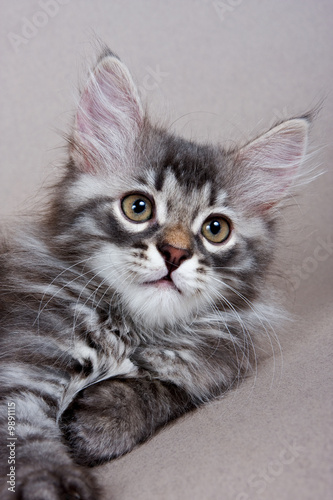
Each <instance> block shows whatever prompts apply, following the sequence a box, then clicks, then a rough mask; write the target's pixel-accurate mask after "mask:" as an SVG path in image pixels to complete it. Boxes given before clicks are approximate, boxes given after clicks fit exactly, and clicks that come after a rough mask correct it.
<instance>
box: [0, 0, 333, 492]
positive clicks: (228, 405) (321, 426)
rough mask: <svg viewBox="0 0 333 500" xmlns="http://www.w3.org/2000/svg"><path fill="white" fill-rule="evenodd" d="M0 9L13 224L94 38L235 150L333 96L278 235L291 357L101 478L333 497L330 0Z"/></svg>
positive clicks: (48, 3)
mask: <svg viewBox="0 0 333 500" xmlns="http://www.w3.org/2000/svg"><path fill="white" fill-rule="evenodd" d="M0 7H1V16H0V27H1V54H0V57H1V71H0V78H1V87H0V88H1V91H0V102H1V108H0V109H1V123H0V126H1V141H0V144H1V146H0V147H1V156H0V157H1V169H0V220H1V222H2V221H3V222H4V221H6V222H7V223H9V224H14V221H15V216H18V217H23V216H24V215H23V214H24V213H25V212H26V211H27V210H30V208H31V207H32V206H33V205H35V206H37V209H38V204H39V203H40V202H39V200H41V201H42V200H43V199H44V194H43V187H42V186H43V185H47V184H48V183H49V182H51V181H52V180H54V178H55V177H56V175H57V169H56V165H57V164H59V163H61V162H62V161H63V159H64V148H63V146H64V141H63V139H62V137H61V133H60V132H61V131H68V127H69V124H70V122H71V119H72V116H73V112H74V108H75V99H76V97H77V87H78V85H79V83H80V82H82V81H84V77H85V75H86V72H87V68H88V66H89V64H88V63H87V60H88V62H89V61H93V60H94V53H95V52H94V41H93V40H94V37H95V36H97V37H100V38H101V39H102V40H103V41H105V42H106V43H107V44H108V45H109V46H110V48H112V50H113V51H115V52H116V53H118V54H119V56H120V57H121V58H122V59H123V60H124V62H125V63H126V64H127V65H128V66H129V68H130V70H131V72H132V74H133V76H134V78H135V81H136V82H137V84H138V86H139V87H140V91H141V94H142V96H143V98H144V100H146V101H147V102H148V103H149V107H150V109H151V113H152V115H153V116H160V117H162V118H163V121H165V122H167V123H169V124H170V125H172V128H173V129H174V130H176V131H178V132H179V133H181V134H183V135H184V136H186V137H193V138H197V139H201V140H207V139H210V140H216V141H220V142H222V143H225V144H227V145H230V144H232V143H233V141H246V140H248V139H250V138H251V137H254V136H255V135H256V134H257V133H259V132H262V131H264V130H265V129H266V128H269V127H270V126H272V124H273V123H274V122H276V121H279V120H281V119H283V118H288V117H292V116H295V115H299V114H302V113H304V112H306V111H308V110H309V109H311V108H313V107H314V106H316V105H318V104H319V103H323V104H322V110H321V112H320V113H319V115H318V117H317V119H316V121H315V123H314V125H313V128H312V131H311V145H310V146H311V151H312V152H313V153H314V154H313V160H312V161H313V163H314V164H316V165H319V166H320V169H321V171H322V172H324V173H323V175H321V176H320V177H319V178H318V179H316V180H315V181H314V182H312V183H311V184H310V185H308V186H305V187H304V189H303V190H302V193H301V195H300V196H299V197H298V198H295V200H294V203H293V207H290V209H288V211H287V212H286V215H285V219H284V225H285V228H284V230H285V232H284V233H283V235H282V236H281V238H280V243H281V251H280V252H279V259H278V264H277V269H279V268H280V270H281V273H282V277H280V278H276V276H275V278H274V279H275V280H276V282H277V284H278V286H279V287H280V289H281V291H282V294H283V297H284V298H283V301H284V302H285V304H287V305H288V309H289V311H290V312H291V314H292V317H293V320H292V321H290V322H288V323H287V325H286V326H284V328H283V329H282V330H281V331H280V332H278V333H279V339H280V343H281V350H280V349H279V346H278V344H277V343H276V342H274V343H273V344H274V345H273V348H274V349H273V351H274V355H272V352H271V351H270V349H269V348H268V352H267V354H268V355H267V359H266V360H265V362H264V363H263V364H262V365H261V366H259V368H258V373H257V375H256V377H253V378H251V379H248V380H246V381H245V382H244V383H243V384H242V385H241V386H240V387H239V388H238V389H237V390H236V391H233V392H232V393H230V394H228V395H227V396H225V397H224V398H223V399H221V400H219V401H215V402H213V403H211V404H210V405H208V406H206V407H205V408H202V409H200V410H199V411H197V412H196V413H194V414H192V415H189V416H187V417H185V418H183V419H182V420H180V421H178V422H177V423H175V424H173V425H172V426H171V427H168V428H166V429H163V430H162V431H161V432H160V433H159V434H158V435H157V436H156V437H154V438H153V439H152V440H151V441H150V442H149V443H147V444H145V445H143V446H141V447H139V448H137V449H135V450H134V451H133V452H132V453H131V454H129V455H127V456H125V457H123V458H121V459H119V460H117V461H115V462H113V463H111V464H107V465H105V466H103V467H99V468H98V469H96V473H97V474H98V476H99V478H100V481H101V483H102V484H103V485H104V488H105V499H111V498H112V499H117V500H118V499H119V500H133V499H138V500H143V499H145V500H153V499H165V500H178V499H179V500H190V499H191V500H203V499H204V500H206V499H207V500H220V499H223V500H229V499H230V500H248V499H259V500H260V499H267V500H268V499H269V500H284V499H287V500H289V499H290V500H298V499H300V500H306V499H309V500H310V499H311V500H312V499H314V498H315V499H319V500H329V499H330V498H332V491H333V480H332V477H333V474H332V472H333V471H332V464H333V456H332V455H333V439H332V424H333V398H332V378H333V377H332V322H333V314H332V299H333V290H332V288H333V228H332V220H333V210H332V206H333V204H332V184H333V183H332V181H333V168H332V156H333V147H332V140H331V138H332V132H333V97H332V83H333V57H332V56H333V51H332V39H333V35H332V33H333V2H332V0H331V1H330V0H290V1H287V0H279V1H276V0H275V1H274V0H266V1H265V2H264V1H262V0H224V1H211V0H178V1H177V0H164V1H163V0H137V1H134V0H132V1H131V0H94V1H88V0H37V1H34V0H11V1H10V2H9V1H5V0H1V1H0ZM272 279H273V278H272ZM281 351H282V354H281Z"/></svg>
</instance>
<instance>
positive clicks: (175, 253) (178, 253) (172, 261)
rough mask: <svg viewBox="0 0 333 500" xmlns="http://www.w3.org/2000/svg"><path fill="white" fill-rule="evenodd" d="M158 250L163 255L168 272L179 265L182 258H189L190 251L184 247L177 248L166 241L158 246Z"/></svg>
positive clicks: (182, 260)
mask: <svg viewBox="0 0 333 500" xmlns="http://www.w3.org/2000/svg"><path fill="white" fill-rule="evenodd" d="M158 250H159V251H160V253H161V254H162V255H163V257H164V260H165V263H166V266H167V268H168V271H169V274H171V273H172V271H174V270H175V269H177V267H179V266H180V264H181V263H182V262H184V260H187V259H189V258H190V256H191V253H190V251H189V250H187V249H186V248H177V247H174V246H172V245H169V244H168V243H165V244H163V245H161V246H160V247H158Z"/></svg>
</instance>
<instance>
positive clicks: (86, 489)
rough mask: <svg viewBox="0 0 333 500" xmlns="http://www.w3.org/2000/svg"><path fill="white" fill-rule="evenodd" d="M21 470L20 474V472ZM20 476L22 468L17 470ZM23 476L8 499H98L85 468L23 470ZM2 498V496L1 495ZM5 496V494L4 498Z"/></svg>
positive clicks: (91, 479)
mask: <svg viewBox="0 0 333 500" xmlns="http://www.w3.org/2000/svg"><path fill="white" fill-rule="evenodd" d="M20 472H21V474H20ZM19 474H20V475H21V477H22V470H21V471H20V470H18V478H19ZM23 474H24V476H25V478H23V479H21V481H20V483H19V484H18V485H17V488H16V492H15V493H14V495H13V493H12V492H10V493H11V496H8V499H9V498H11V499H12V500H13V499H15V498H17V499H19V500H64V499H66V500H98V498H100V495H99V490H98V488H97V486H96V483H95V480H94V479H93V477H92V476H91V475H90V474H89V473H87V471H86V470H83V469H80V468H79V467H76V466H74V465H70V464H68V465H66V466H61V467H57V468H55V469H40V470H36V469H35V470H34V471H30V472H28V473H26V472H23ZM2 498H4V497H2ZM6 498H7V497H6V496H5V499H6Z"/></svg>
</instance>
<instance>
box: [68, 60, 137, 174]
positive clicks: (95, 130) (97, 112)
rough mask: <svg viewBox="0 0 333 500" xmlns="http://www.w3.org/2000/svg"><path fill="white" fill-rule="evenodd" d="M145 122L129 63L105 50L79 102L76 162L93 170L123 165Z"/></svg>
mask: <svg viewBox="0 0 333 500" xmlns="http://www.w3.org/2000/svg"><path fill="white" fill-rule="evenodd" d="M142 123H143V110H142V105H141V102H140V98H139V95H138V91H137V88H136V86H135V84H134V82H133V79H132V77H131V75H130V73H129V71H128V69H127V67H126V66H125V65H124V64H123V63H122V62H121V61H120V59H119V58H118V57H117V56H115V55H114V54H113V53H111V52H110V51H109V52H107V53H106V52H105V51H104V54H103V57H102V58H100V60H99V62H98V64H97V66H96V67H95V69H94V70H93V71H92V72H91V74H90V76H89V79H88V82H87V84H86V86H85V88H84V90H83V92H82V95H81V99H80V103H79V106H78V110H77V114H76V118H75V124H74V132H73V140H72V156H73V159H74V162H75V164H76V165H77V166H78V168H79V169H81V170H83V171H85V172H90V173H98V172H101V171H102V170H110V169H113V168H119V166H120V165H122V164H124V162H125V163H126V160H125V158H126V155H128V154H129V153H130V150H131V148H133V145H134V143H135V140H136V138H137V136H138V134H139V131H140V128H141V126H142Z"/></svg>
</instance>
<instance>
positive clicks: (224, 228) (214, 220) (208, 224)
mask: <svg viewBox="0 0 333 500" xmlns="http://www.w3.org/2000/svg"><path fill="white" fill-rule="evenodd" d="M201 233H202V234H203V236H204V237H205V238H206V240H208V241H210V242H211V243H223V241H225V240H226V239H227V238H228V236H229V234H230V225H229V222H228V221H227V220H226V219H224V218H223V217H211V218H210V219H207V220H206V221H205V222H204V223H203V226H202V229H201Z"/></svg>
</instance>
